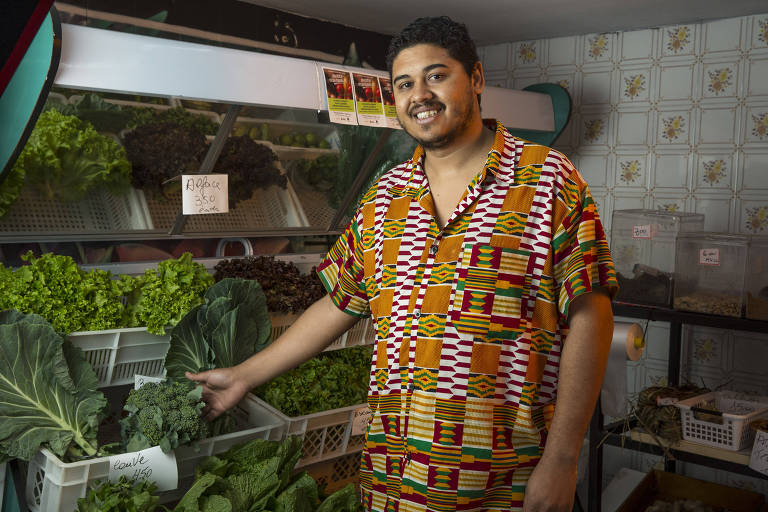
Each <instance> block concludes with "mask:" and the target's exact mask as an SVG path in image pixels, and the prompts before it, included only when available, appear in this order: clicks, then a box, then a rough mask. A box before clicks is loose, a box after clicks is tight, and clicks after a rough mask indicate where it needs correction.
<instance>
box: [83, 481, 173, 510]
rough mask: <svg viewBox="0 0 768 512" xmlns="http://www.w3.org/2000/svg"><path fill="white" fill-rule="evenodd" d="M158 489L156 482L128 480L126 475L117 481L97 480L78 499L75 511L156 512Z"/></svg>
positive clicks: (157, 508)
mask: <svg viewBox="0 0 768 512" xmlns="http://www.w3.org/2000/svg"><path fill="white" fill-rule="evenodd" d="M156 490H157V485H155V483H154V482H148V481H146V480H138V481H133V480H128V478H127V477H126V476H124V475H123V476H121V477H120V479H119V480H118V481H117V482H115V483H112V482H109V481H105V482H97V483H96V487H94V488H91V489H89V490H88V495H87V496H86V497H85V498H79V499H78V500H77V510H76V511H75V512H155V511H156V510H160V508H159V507H158V502H159V501H160V498H159V497H158V496H155V495H154V493H155V491H156Z"/></svg>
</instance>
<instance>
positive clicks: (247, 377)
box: [187, 295, 359, 420]
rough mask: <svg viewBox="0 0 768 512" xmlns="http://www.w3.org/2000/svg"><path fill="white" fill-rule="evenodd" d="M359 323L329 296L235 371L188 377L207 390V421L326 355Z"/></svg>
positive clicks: (204, 390)
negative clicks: (324, 352) (290, 370)
mask: <svg viewBox="0 0 768 512" xmlns="http://www.w3.org/2000/svg"><path fill="white" fill-rule="evenodd" d="M358 320H359V318H357V317H354V316H352V315H348V314H347V313H344V312H343V311H341V310H340V309H339V308H337V307H336V306H335V305H334V304H333V302H331V299H330V296H328V295H326V296H325V297H323V298H322V299H320V300H318V301H317V302H315V303H314V304H313V305H312V306H310V307H309V308H308V309H307V310H306V311H305V312H304V313H303V314H302V315H301V316H300V317H299V318H298V319H297V320H296V321H295V322H294V323H293V324H292V325H291V326H290V327H289V328H288V330H286V331H285V332H284V333H283V334H282V335H281V336H280V337H279V338H278V339H277V340H275V341H274V342H273V343H272V344H270V345H269V346H267V347H266V348H265V349H264V350H262V351H261V352H259V353H257V354H255V355H253V356H251V357H250V358H249V359H248V360H246V361H244V362H243V363H241V364H239V365H237V366H233V367H231V368H217V369H215V370H209V371H206V372H201V373H197V374H191V373H188V374H187V378H189V379H191V380H194V381H196V382H199V383H200V384H202V386H203V400H205V402H206V403H207V404H208V407H207V408H206V418H207V419H209V420H212V419H214V418H216V417H217V416H219V415H220V414H222V413H223V412H224V411H226V410H228V409H231V408H232V407H234V406H235V405H237V404H238V403H239V402H240V401H241V400H242V399H243V397H244V396H245V394H246V393H248V391H250V390H251V389H253V388H255V387H256V386H259V385H261V384H263V383H265V382H268V381H270V380H272V379H273V378H275V377H277V376H278V375H280V374H281V373H283V372H285V371H287V370H289V369H291V368H293V367H295V366H298V365H299V364H301V363H303V362H304V361H306V360H308V359H310V358H312V357H313V356H315V355H317V354H318V353H320V352H322V350H323V349H325V348H326V347H327V346H328V345H330V344H331V343H333V341H334V340H335V339H336V338H338V337H339V336H341V335H342V334H343V333H344V332H346V331H347V330H348V329H349V328H351V327H352V326H353V325H354V324H355V323H356V322H357V321H358Z"/></svg>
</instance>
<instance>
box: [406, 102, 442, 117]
mask: <svg viewBox="0 0 768 512" xmlns="http://www.w3.org/2000/svg"><path fill="white" fill-rule="evenodd" d="M420 108H428V109H434V110H440V109H444V108H445V104H443V103H441V102H439V101H430V102H427V103H417V104H415V105H413V106H412V107H411V108H410V109H408V114H409V115H413V113H414V111H416V110H417V109H420Z"/></svg>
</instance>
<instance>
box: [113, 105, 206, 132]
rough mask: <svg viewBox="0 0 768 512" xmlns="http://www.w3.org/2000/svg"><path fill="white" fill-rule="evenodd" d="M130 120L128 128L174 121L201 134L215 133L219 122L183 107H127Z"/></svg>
mask: <svg viewBox="0 0 768 512" xmlns="http://www.w3.org/2000/svg"><path fill="white" fill-rule="evenodd" d="M125 110H127V111H128V112H129V113H130V114H131V120H130V121H129V122H128V124H127V126H126V127H127V128H128V129H134V128H136V127H137V126H141V125H144V124H150V123H174V124H177V125H179V126H182V127H185V128H191V129H194V130H197V131H200V132H201V133H202V134H203V135H216V132H217V131H218V130H219V124H218V123H217V122H215V121H214V120H213V119H211V118H210V117H208V116H206V115H203V114H195V113H192V112H189V111H188V110H186V109H185V108H184V107H174V108H169V109H164V110H161V109H156V108H151V107H128V108H127V109H125Z"/></svg>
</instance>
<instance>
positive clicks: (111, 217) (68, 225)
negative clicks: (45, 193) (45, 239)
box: [0, 187, 154, 238]
mask: <svg viewBox="0 0 768 512" xmlns="http://www.w3.org/2000/svg"><path fill="white" fill-rule="evenodd" d="M151 229H154V226H153V223H152V218H151V217H150V214H149V211H148V208H147V203H146V201H145V199H144V194H143V193H142V192H141V191H139V190H135V189H132V188H131V189H129V190H128V192H127V193H126V194H124V195H114V194H111V193H110V192H108V191H107V190H105V189H101V190H97V191H93V192H90V193H88V195H87V196H86V197H85V198H83V199H82V200H80V201H76V202H72V203H64V202H58V201H50V200H47V199H43V198H42V197H40V196H38V195H37V194H36V193H35V192H34V191H33V190H30V189H29V188H27V187H25V188H23V189H22V191H21V194H20V195H19V199H18V200H17V201H16V202H15V203H14V205H13V206H11V208H10V210H9V212H8V215H7V216H6V217H5V218H3V219H0V233H2V236H3V237H11V238H13V237H16V236H27V235H29V234H30V233H60V234H67V233H68V234H73V235H75V234H82V233H85V232H87V233H103V234H113V233H119V232H124V231H134V230H151Z"/></svg>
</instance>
